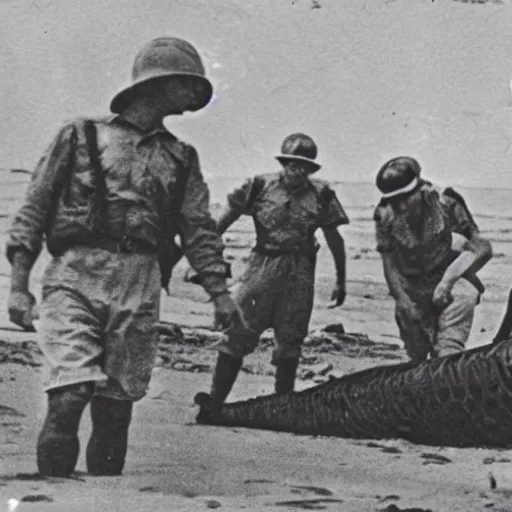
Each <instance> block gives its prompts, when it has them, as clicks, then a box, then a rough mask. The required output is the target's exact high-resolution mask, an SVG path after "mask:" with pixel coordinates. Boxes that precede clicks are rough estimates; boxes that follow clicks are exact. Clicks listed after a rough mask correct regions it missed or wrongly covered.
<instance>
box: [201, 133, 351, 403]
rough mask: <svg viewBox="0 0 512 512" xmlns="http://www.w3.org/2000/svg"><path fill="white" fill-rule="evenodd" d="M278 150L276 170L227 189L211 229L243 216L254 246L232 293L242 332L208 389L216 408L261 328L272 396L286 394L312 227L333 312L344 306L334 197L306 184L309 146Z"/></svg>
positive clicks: (299, 331) (224, 349)
mask: <svg viewBox="0 0 512 512" xmlns="http://www.w3.org/2000/svg"><path fill="white" fill-rule="evenodd" d="M281 149H282V154H281V155H279V156H277V160H278V161H279V162H280V163H281V164H282V166H283V167H282V170H281V171H279V172H275V173H272V174H263V175H258V176H256V177H254V178H253V179H249V180H247V181H246V182H245V183H244V185H243V186H242V187H241V188H239V189H237V190H234V191H233V192H232V193H231V194H230V195H229V196H228V207H227V210H226V211H225V212H224V213H223V215H222V216H221V217H220V219H219V220H218V222H217V230H218V232H219V233H224V231H226V229H227V228H228V227H229V226H230V225H231V224H232V223H233V222H235V221H236V220H237V219H238V218H239V217H240V216H241V215H250V216H252V218H253V221H254V226H255V230H256V245H255V247H254V248H253V250H252V252H251V255H250V259H249V261H248V263H247V267H246V269H245V272H244V273H243V275H242V276H241V278H240V279H239V282H238V283H236V284H235V288H236V287H238V290H237V291H236V292H234V293H235V302H236V303H237V305H238V306H239V308H240V310H241V312H242V314H243V318H245V326H244V327H242V326H240V325H239V328H232V329H230V330H229V331H228V332H227V337H226V339H225V342H223V343H222V344H221V345H220V346H219V355H218V359H217V364H216V368H215V372H214V375H213V382H212V388H211V395H212V397H213V398H215V400H216V401H217V402H223V401H224V400H225V399H226V397H227V396H228V394H229V392H230V390H231V388H232V386H233V384H234V382H235V380H236V378H237V375H238V373H239V370H240V368H241V366H242V360H243V357H244V356H246V355H247V354H249V353H251V352H253V351H254V350H255V348H256V347H257V344H258V341H259V336H260V334H261V333H262V332H263V331H264V330H266V329H268V328H273V329H274V333H275V338H276V344H277V347H276V349H275V350H274V353H273V356H272V364H274V365H275V366H276V380H275V391H276V393H287V392H289V391H292V390H293V388H294V383H295V377H296V372H297V367H298V363H299V357H300V355H301V346H302V343H303V341H304V338H305V337H306V335H307V333H308V325H309V320H310V317H311V312H312V308H313V296H314V277H315V263H316V252H317V250H318V244H317V242H316V239H315V231H316V230H317V229H318V228H321V229H322V230H323V232H324V235H325V238H326V241H327V244H328V246H329V248H330V250H331V252H332V254H333V256H334V262H335V266H336V271H337V281H336V286H335V288H334V291H333V296H332V299H333V300H334V301H335V304H336V305H338V306H340V305H342V304H343V301H344V300H345V246H344V241H343V238H342V237H341V235H340V234H339V232H338V230H337V227H338V226H340V225H342V224H347V223H348V218H347V216H346V214H345V212H344V210H343V208H342V206H341V205H340V203H339V202H338V199H337V198H336V195H335V193H334V191H333V190H331V188H330V187H329V186H328V185H327V184H326V183H324V182H322V181H320V180H313V179H310V177H311V175H312V174H313V173H315V172H316V171H318V170H319V169H320V165H319V164H318V163H317V162H316V161H315V158H316V156H317V147H316V145H315V143H314V141H313V140H312V139H311V138H310V137H308V136H307V135H304V134H301V133H296V134H292V135H290V136H288V137H286V139H285V140H284V142H283V144H282V148H281Z"/></svg>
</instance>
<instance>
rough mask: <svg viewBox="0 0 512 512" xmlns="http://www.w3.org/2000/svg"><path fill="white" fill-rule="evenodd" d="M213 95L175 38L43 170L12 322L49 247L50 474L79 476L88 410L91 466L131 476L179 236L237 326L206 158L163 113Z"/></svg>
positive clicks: (220, 314) (41, 454) (160, 42)
mask: <svg viewBox="0 0 512 512" xmlns="http://www.w3.org/2000/svg"><path fill="white" fill-rule="evenodd" d="M211 96H212V86H211V83H210V82H209V81H208V79H207V78H206V77H205V70H204V67H203V64H202V61H201V58H200V56H199V54H198V53H197V51H196V49H195V48H194V47H193V46H192V45H191V44H189V43H188V42H186V41H184V40H182V39H178V38H173V37H161V38H157V39H154V40H152V41H150V42H149V43H147V44H146V45H145V46H143V48H142V49H141V50H140V52H139V53H138V55H137V56H136V58H135V62H134V65H133V71H132V83H131V84H130V85H129V86H128V87H126V88H125V89H123V90H122V91H120V92H119V93H118V94H117V95H116V96H115V97H114V98H113V100H112V102H111V105H110V108H111V111H112V112H113V113H114V114H115V115H113V116H111V117H109V118H104V119H103V118H102V119H94V120H87V119H77V120H74V121H72V122H69V123H67V124H65V126H64V127H63V128H62V129H61V130H60V131H59V133H58V134H57V136H56V137H55V139H54V141H53V142H52V144H51V145H50V147H49V148H48V149H47V151H46V153H45V154H44V155H43V157H42V158H41V160H40V161H39V163H38V165H37V167H36V169H35V172H34V174H33V177H32V180H31V183H30V185H29V187H28V191H27V194H26V197H25V201H24V204H23V206H22V207H21V209H20V210H19V212H18V213H17V215H16V216H15V218H14V220H13V223H12V227H11V230H10V238H9V241H8V244H7V257H8V259H9V261H10V262H11V265H12V277H11V293H10V296H9V315H10V318H11V320H12V321H13V322H15V323H17V324H19V325H21V326H22V327H24V328H26V329H31V328H33V327H32V308H33V305H34V302H35V301H34V297H33V296H32V295H31V293H30V292H29V274H30V271H31V268H32V266H33V264H34V262H35V260H36V259H37V257H38V255H39V253H40V251H41V248H42V242H43V238H44V237H46V243H47V247H48V250H49V252H50V253H51V255H52V256H53V258H52V260H51V261H50V263H49V265H48V267H47V268H46V270H45V272H44V276H43V280H42V285H43V289H42V302H41V308H40V309H41V328H40V330H41V333H40V346H41V349H42V351H43V354H44V356H45V359H46V362H47V366H48V378H47V380H46V383H45V391H46V392H47V395H48V411H47V416H46V419H45V421H44V425H43V427H42V430H41V433H40V435H39V438H38V442H37V463H38V468H39V472H40V474H41V475H43V476H63V477H66V476H68V475H70V474H71V473H72V472H73V471H74V468H75V465H76V461H77V457H78V454H79V442H78V437H77V432H78V427H79V422H80V419H81V416H82V412H83V410H84V408H85V407H86V405H87V404H88V403H89V402H90V403H91V418H92V434H91V438H90V440H89V443H88V445H87V450H86V461H87V469H88V471H89V473H91V474H94V475H118V474H121V472H122V469H123V467H124V462H125V456H126V451H127V442H128V430H129V425H130V421H131V416H132V406H133V402H134V401H137V400H140V399H141V398H142V397H143V396H144V395H145V394H146V391H147V387H148V384H149V380H150V376H151V371H152V367H153V363H154V359H155V354H156V349H157V344H158V335H157V332H156V323H157V321H158V316H159V308H160V285H161V284H163V285H164V286H165V285H166V284H167V283H166V281H167V280H168V278H169V272H168V269H167V271H166V270H165V266H166V265H167V263H168V260H169V258H170V257H171V255H169V254H167V256H166V255H165V254H164V255H162V248H166V247H169V244H170V241H171V240H172V239H173V238H174V235H175V233H178V232H179V233H180V234H181V237H182V242H183V249H184V252H185V255H186V256H187V258H188V260H189V262H190V264H191V266H192V267H193V268H194V269H195V271H196V272H197V273H198V274H199V275H200V276H201V278H202V279H201V282H202V285H203V287H204V288H205V290H206V291H207V292H208V293H209V295H210V296H211V297H212V299H213V304H214V308H215V315H216V320H217V322H218V323H219V324H220V325H223V326H224V327H226V326H228V325H229V324H230V323H231V322H232V320H233V318H234V315H235V311H236V306H235V304H234V302H233V301H232V299H231V297H230V294H229V292H228V289H227V287H226V276H227V275H228V268H229V267H228V265H227V264H226V263H225V261H224V260H223V257H222V254H223V248H224V246H223V244H222V240H221V237H220V236H219V235H218V234H217V233H216V231H215V222H214V220H213V219H212V218H211V216H210V214H209V193H208V188H207V185H206V183H205V182H204V181H203V177H202V174H201V171H200V166H199V159H198V155H197V152H196V150H195V149H194V147H192V146H191V145H188V144H186V143H184V142H182V141H180V140H179V139H178V138H176V137H175V136H174V135H173V134H172V133H170V132H169V131H167V130H166V128H165V127H164V125H163V119H164V118H165V117H166V116H169V115H180V114H182V113H183V112H185V111H198V110H200V109H202V108H204V107H205V106H206V105H207V104H208V102H209V101H210V99H211ZM159 255H160V261H161V267H162V271H163V274H161V272H160V271H159ZM161 279H162V280H163V282H162V283H161Z"/></svg>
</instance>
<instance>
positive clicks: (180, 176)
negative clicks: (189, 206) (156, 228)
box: [171, 158, 190, 217]
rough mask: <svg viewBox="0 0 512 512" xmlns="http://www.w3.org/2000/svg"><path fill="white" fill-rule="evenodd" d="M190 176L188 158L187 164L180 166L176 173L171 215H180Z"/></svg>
mask: <svg viewBox="0 0 512 512" xmlns="http://www.w3.org/2000/svg"><path fill="white" fill-rule="evenodd" d="M189 176H190V169H189V166H188V158H187V162H186V163H185V165H183V164H182V165H179V166H178V172H177V173H176V181H175V183H174V194H173V195H172V197H173V202H172V205H171V215H172V216H173V217H174V216H176V215H179V213H180V211H181V208H182V206H183V201H184V200H185V189H186V188H187V183H188V178H189Z"/></svg>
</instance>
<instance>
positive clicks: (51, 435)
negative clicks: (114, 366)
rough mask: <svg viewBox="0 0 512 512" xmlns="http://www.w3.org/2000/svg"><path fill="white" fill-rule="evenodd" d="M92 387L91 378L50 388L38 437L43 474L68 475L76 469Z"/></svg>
mask: <svg viewBox="0 0 512 512" xmlns="http://www.w3.org/2000/svg"><path fill="white" fill-rule="evenodd" d="M93 391H94V383H92V382H82V383H79V384H73V385H70V386H65V387H61V388H55V389H52V390H50V391H48V411H47V413H46V418H45V421H44V424H43V428H42V429H41V432H40V434H39V437H38V439H37V467H38V469H39V474H40V475H41V476H57V477H69V476H70V475H71V473H73V471H74V470H75V466H76V462H77V460H78V454H79V451H80V443H79V441H78V428H79V426H80V419H81V417H82V413H83V412H84V409H85V407H86V406H87V404H88V403H89V401H90V399H91V397H92V394H93Z"/></svg>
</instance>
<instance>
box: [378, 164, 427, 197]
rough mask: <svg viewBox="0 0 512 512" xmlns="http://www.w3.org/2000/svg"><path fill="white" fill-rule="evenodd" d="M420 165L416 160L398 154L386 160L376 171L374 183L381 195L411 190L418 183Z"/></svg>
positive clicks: (386, 195) (388, 195) (396, 194)
mask: <svg viewBox="0 0 512 512" xmlns="http://www.w3.org/2000/svg"><path fill="white" fill-rule="evenodd" d="M420 173H421V167H420V164H419V163H418V161H417V160H415V159H414V158H411V157H408V156H399V157H397V158H393V159H391V160H389V161H388V162H386V163H385V164H384V165H383V166H382V167H381V168H380V169H379V172H378V173H377V178H376V180H375V183H376V185H377V188H378V189H379V190H380V191H381V192H382V197H384V198H389V197H395V196H398V195H402V194H407V193H409V192H412V191H413V190H414V189H415V188H416V187H417V186H418V185H419V184H420Z"/></svg>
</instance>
